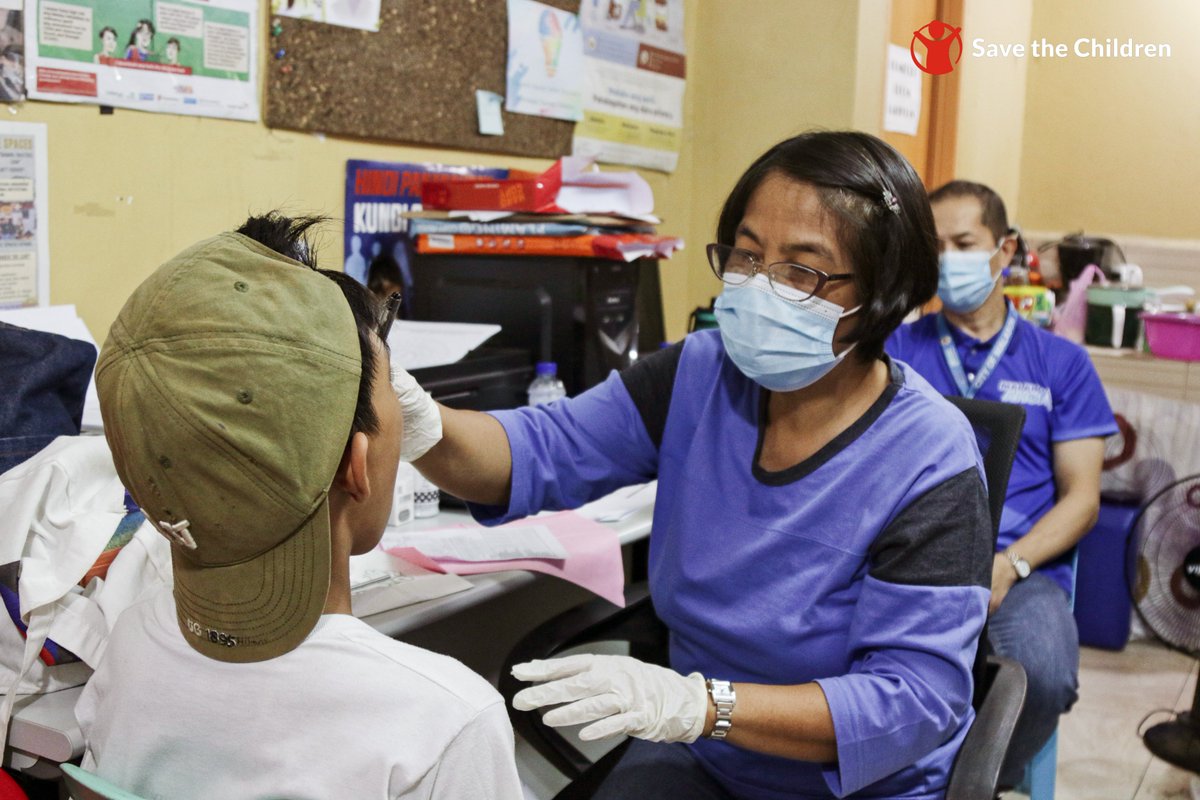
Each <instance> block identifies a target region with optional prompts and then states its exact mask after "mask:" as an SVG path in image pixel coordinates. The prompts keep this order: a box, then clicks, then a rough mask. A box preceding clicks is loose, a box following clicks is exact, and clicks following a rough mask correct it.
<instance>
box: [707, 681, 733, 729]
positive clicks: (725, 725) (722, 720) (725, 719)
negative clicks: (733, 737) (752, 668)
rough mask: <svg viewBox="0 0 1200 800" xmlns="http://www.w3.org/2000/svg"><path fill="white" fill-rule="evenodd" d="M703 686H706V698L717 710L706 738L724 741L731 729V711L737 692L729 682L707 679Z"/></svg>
mask: <svg viewBox="0 0 1200 800" xmlns="http://www.w3.org/2000/svg"><path fill="white" fill-rule="evenodd" d="M705 684H707V686H708V696H709V698H711V699H712V704H713V706H714V707H715V708H716V709H717V721H716V722H714V723H713V729H712V731H711V732H709V734H708V738H710V739H724V738H725V737H726V736H728V735H729V731H730V729H731V728H733V709H734V706H736V705H737V692H735V691H734V689H733V684H732V683H730V682H729V681H720V680H713V679H712V678H709V679H708V680H706V681H705Z"/></svg>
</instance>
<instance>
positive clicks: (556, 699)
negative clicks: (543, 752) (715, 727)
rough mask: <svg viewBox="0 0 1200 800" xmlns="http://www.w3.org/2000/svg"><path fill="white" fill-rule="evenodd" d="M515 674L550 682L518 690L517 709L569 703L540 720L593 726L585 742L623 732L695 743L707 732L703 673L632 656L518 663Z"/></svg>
mask: <svg viewBox="0 0 1200 800" xmlns="http://www.w3.org/2000/svg"><path fill="white" fill-rule="evenodd" d="M512 674H513V677H514V678H516V679H517V680H521V681H539V682H540V681H548V682H547V683H541V684H540V685H538V686H532V687H530V688H528V689H523V690H521V691H520V692H518V693H517V694H516V696H515V697H513V708H515V709H517V710H519V711H530V710H532V709H535V708H541V707H542V706H547V705H554V704H557V703H570V705H566V706H563V707H562V708H556V709H554V710H552V711H548V712H546V714H545V716H544V717H542V719H543V721H544V722H545V723H546V724H547V725H549V726H551V727H554V728H558V727H562V726H564V725H579V724H581V723H584V722H591V723H592V724H591V725H588V726H587V727H586V728H584V729H583V730H581V731H580V732H579V738H580V739H583V740H584V741H592V740H593V739H603V738H605V737H608V736H616V735H618V734H622V733H624V734H628V735H629V736H636V737H637V738H639V739H648V740H650V741H652V742H694V741H696V739H698V738H700V734H701V733H702V732H703V731H704V717H705V715H706V714H707V713H708V689H707V687H706V686H705V684H704V676H703V675H701V674H700V673H699V672H693V673H692V674H691V675H688V676H687V677H684V676H683V675H680V674H679V673H678V672H675V671H674V670H670V669H666V668H664V667H659V666H655V665H654V664H646V663H644V662H642V661H638V660H637V659H636V658H630V657H629V656H598V655H577V656H567V657H566V658H554V659H549V660H546V661H529V662H526V663H524V664H517V665H516V666H514V667H513V669H512ZM596 720H599V721H596Z"/></svg>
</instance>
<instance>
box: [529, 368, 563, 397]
mask: <svg viewBox="0 0 1200 800" xmlns="http://www.w3.org/2000/svg"><path fill="white" fill-rule="evenodd" d="M566 396H567V388H566V387H565V386H563V382H562V381H561V380H559V379H558V365H556V364H555V363H554V362H553V361H539V362H538V365H537V377H535V378H534V379H533V382H532V383H530V384H529V405H531V406H540V405H541V404H542V403H552V402H554V401H555V400H558V399H559V398H560V397H566Z"/></svg>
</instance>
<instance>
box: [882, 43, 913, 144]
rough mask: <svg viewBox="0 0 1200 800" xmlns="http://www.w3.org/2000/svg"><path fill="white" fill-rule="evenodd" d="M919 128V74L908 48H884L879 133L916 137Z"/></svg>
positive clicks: (894, 46) (890, 45)
mask: <svg viewBox="0 0 1200 800" xmlns="http://www.w3.org/2000/svg"><path fill="white" fill-rule="evenodd" d="M920 125H921V70H919V69H917V65H916V64H914V63H913V60H912V55H911V53H909V51H908V48H906V47H901V46H899V45H895V44H889V45H888V56H887V81H886V83H885V87H884V93H883V129H884V130H885V131H892V132H893V133H906V134H908V135H909V136H916V135H917V128H918V127H920Z"/></svg>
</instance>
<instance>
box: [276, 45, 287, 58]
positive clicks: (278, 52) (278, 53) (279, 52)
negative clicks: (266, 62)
mask: <svg viewBox="0 0 1200 800" xmlns="http://www.w3.org/2000/svg"><path fill="white" fill-rule="evenodd" d="M285 55H287V51H286V50H284V49H283V48H282V47H281V48H279V49H278V50H276V51H275V60H276V61H278V60H279V59H281V58H283V57H284V56H285Z"/></svg>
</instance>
